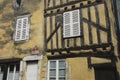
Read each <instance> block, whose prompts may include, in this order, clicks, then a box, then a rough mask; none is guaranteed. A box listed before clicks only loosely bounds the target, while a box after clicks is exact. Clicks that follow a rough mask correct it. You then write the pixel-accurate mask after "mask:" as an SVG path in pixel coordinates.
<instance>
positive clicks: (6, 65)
mask: <svg viewBox="0 0 120 80" xmlns="http://www.w3.org/2000/svg"><path fill="white" fill-rule="evenodd" d="M15 66H16V67H15ZM1 67H3V68H4V69H2V68H1ZM11 67H12V68H13V70H11ZM0 68H1V69H0V70H2V73H3V76H2V80H9V73H10V70H11V71H12V72H13V76H12V80H15V73H16V72H17V71H18V74H19V76H18V79H19V78H20V61H17V62H7V63H4V62H3V63H0ZM0 72H1V71H0Z"/></svg>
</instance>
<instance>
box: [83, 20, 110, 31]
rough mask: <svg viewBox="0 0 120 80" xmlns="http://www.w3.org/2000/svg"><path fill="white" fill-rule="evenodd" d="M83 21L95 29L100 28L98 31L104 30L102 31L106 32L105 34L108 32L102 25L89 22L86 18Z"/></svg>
mask: <svg viewBox="0 0 120 80" xmlns="http://www.w3.org/2000/svg"><path fill="white" fill-rule="evenodd" d="M83 21H84V22H86V23H89V24H91V25H93V27H95V28H98V29H100V30H102V31H105V32H107V31H108V29H106V28H104V27H102V26H101V25H99V24H97V23H95V22H92V21H89V20H87V19H86V18H83ZM98 26H99V27H98Z"/></svg>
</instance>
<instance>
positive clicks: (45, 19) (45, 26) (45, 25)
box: [44, 17, 47, 50]
mask: <svg viewBox="0 0 120 80" xmlns="http://www.w3.org/2000/svg"><path fill="white" fill-rule="evenodd" d="M46 36H47V18H46V17H44V50H46V49H47V41H46V40H47V37H46Z"/></svg>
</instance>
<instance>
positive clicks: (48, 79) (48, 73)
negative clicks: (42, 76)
mask: <svg viewBox="0 0 120 80" xmlns="http://www.w3.org/2000/svg"><path fill="white" fill-rule="evenodd" d="M52 61H55V64H56V68H50V62H52ZM60 61H64V62H65V67H64V68H59V63H60ZM50 70H56V75H55V76H50ZM60 70H65V76H59V71H60ZM66 70H67V65H66V60H65V59H59V60H48V71H47V80H50V78H53V79H55V80H59V78H64V79H65V80H66V78H67V77H66V76H67V75H66Z"/></svg>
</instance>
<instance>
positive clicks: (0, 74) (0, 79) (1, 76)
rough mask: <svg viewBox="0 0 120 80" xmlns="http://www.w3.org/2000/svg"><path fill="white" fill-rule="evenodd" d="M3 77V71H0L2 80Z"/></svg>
mask: <svg viewBox="0 0 120 80" xmlns="http://www.w3.org/2000/svg"><path fill="white" fill-rule="evenodd" d="M2 79H3V72H0V80H2Z"/></svg>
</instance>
